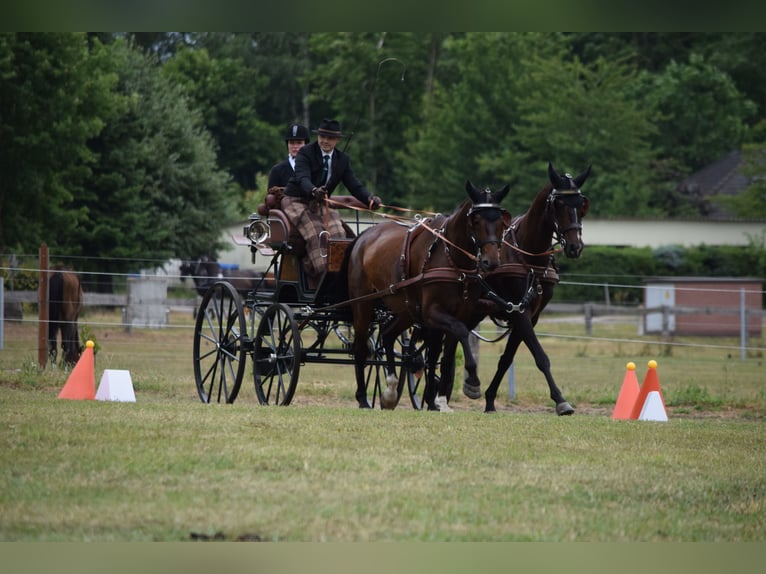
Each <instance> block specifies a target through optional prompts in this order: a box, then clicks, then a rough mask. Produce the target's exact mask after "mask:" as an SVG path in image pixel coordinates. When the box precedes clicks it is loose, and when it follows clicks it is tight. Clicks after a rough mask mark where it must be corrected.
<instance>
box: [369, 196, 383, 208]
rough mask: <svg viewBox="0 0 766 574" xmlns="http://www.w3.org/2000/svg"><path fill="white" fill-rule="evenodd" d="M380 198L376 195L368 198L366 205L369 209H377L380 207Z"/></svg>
mask: <svg viewBox="0 0 766 574" xmlns="http://www.w3.org/2000/svg"><path fill="white" fill-rule="evenodd" d="M380 203H381V201H380V198H379V197H378V196H377V195H373V196H372V197H370V203H369V204H368V205H367V206H368V207H369V208H370V209H378V208H379V207H380Z"/></svg>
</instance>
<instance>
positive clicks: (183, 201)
mask: <svg viewBox="0 0 766 574" xmlns="http://www.w3.org/2000/svg"><path fill="white" fill-rule="evenodd" d="M110 50H111V51H110V54H109V56H110V58H111V59H110V64H111V66H112V69H113V71H114V73H115V74H118V75H119V83H118V86H117V101H118V102H119V103H120V105H119V106H116V107H115V108H113V110H112V112H113V115H112V116H111V117H110V118H109V122H108V124H107V125H106V126H105V128H104V129H103V130H102V131H101V133H100V134H99V136H98V138H94V140H92V142H91V145H92V147H93V148H94V149H95V150H97V151H98V152H99V153H98V157H99V160H98V163H97V165H96V166H94V169H93V174H92V176H91V177H90V178H89V179H88V181H87V183H86V186H85V189H86V192H85V194H83V196H81V197H80V201H79V203H78V205H79V206H80V208H81V209H82V210H83V211H84V212H85V213H87V214H88V217H87V221H85V222H83V224H82V225H81V226H80V229H79V233H78V234H77V237H78V239H79V240H80V242H81V249H82V252H83V253H84V254H86V255H88V256H92V257H105V256H106V257H111V259H110V260H109V261H107V262H104V261H101V262H100V263H99V265H100V269H101V270H102V271H103V270H109V271H115V272H118V271H120V272H125V271H136V270H137V269H136V268H135V265H136V264H135V263H134V261H136V260H144V259H146V258H151V259H159V260H162V259H166V258H170V257H173V256H180V257H187V258H189V257H193V256H197V255H199V254H201V253H210V254H212V255H215V252H216V249H218V248H220V245H219V244H218V241H219V236H220V228H221V226H222V225H223V224H225V223H226V222H227V221H230V220H231V219H233V217H234V215H235V211H234V207H235V201H233V200H234V198H235V197H236V195H235V192H234V189H233V187H232V185H231V184H230V182H229V179H228V177H227V176H226V175H225V174H224V173H223V172H222V171H221V170H220V169H219V168H218V167H217V165H216V157H215V152H214V146H213V142H212V140H211V138H210V135H209V134H208V132H206V131H205V130H204V128H203V127H202V122H201V118H200V116H199V114H198V113H196V112H195V110H194V109H193V108H190V107H189V105H188V101H187V98H186V97H185V95H184V94H183V92H182V90H181V89H180V88H179V87H178V86H177V85H176V84H172V83H170V82H169V81H168V79H167V78H165V77H164V76H163V75H162V74H161V73H160V70H159V69H158V68H157V66H156V64H155V62H154V61H153V59H152V58H151V57H150V56H144V55H141V54H140V53H138V52H136V51H134V50H131V49H130V47H129V46H128V45H127V44H125V43H124V42H116V43H114V44H112V45H111V46H110Z"/></svg>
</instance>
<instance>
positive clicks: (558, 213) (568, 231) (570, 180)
mask: <svg viewBox="0 0 766 574" xmlns="http://www.w3.org/2000/svg"><path fill="white" fill-rule="evenodd" d="M589 175H590V166H588V168H587V169H586V170H585V171H583V172H582V173H581V174H580V175H578V176H577V177H572V176H571V175H570V174H568V173H564V174H563V175H560V174H559V173H558V172H557V171H556V170H555V169H554V167H553V164H551V163H550V162H548V178H549V179H550V182H551V185H552V186H553V189H552V190H551V192H550V195H548V210H549V212H550V213H551V217H552V219H553V228H554V233H555V236H556V241H558V243H559V245H561V248H562V249H563V250H564V255H566V256H567V257H569V258H571V259H576V258H577V257H579V256H580V255H581V254H582V250H583V241H582V219H583V217H585V214H586V213H588V207H589V206H590V200H589V199H588V198H587V197H586V196H585V195H583V194H582V192H581V191H580V187H582V184H583V183H585V180H586V179H588V176H589Z"/></svg>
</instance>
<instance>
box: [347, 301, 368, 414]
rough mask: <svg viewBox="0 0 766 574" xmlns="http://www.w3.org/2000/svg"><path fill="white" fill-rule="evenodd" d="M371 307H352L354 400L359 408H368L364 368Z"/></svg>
mask: <svg viewBox="0 0 766 574" xmlns="http://www.w3.org/2000/svg"><path fill="white" fill-rule="evenodd" d="M371 315H372V308H368V307H367V306H357V307H355V308H354V342H353V343H352V346H351V347H352V351H353V354H354V374H355V375H356V401H357V402H358V403H359V408H360V409H370V408H372V407H371V406H370V403H369V402H367V390H366V389H365V385H364V378H365V377H364V368H365V366H366V364H367V356H368V354H369V352H370V350H369V347H368V346H367V338H368V336H369V330H370V319H369V316H371Z"/></svg>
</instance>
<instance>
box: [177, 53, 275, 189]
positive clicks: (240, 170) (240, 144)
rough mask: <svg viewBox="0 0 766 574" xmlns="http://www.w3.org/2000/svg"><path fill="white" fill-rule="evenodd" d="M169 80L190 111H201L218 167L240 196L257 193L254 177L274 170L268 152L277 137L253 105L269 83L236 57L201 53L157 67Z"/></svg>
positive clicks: (181, 55) (183, 56)
mask: <svg viewBox="0 0 766 574" xmlns="http://www.w3.org/2000/svg"><path fill="white" fill-rule="evenodd" d="M162 71H163V73H164V74H166V75H167V76H168V78H169V80H170V81H171V82H173V83H175V84H177V85H179V86H183V87H184V89H185V93H186V95H187V97H188V98H189V99H190V105H191V106H192V107H194V108H197V109H199V110H200V112H201V114H202V118H203V121H204V124H205V126H206V127H207V129H208V131H209V132H210V134H211V135H212V136H213V138H214V140H215V141H216V143H217V148H218V165H219V167H221V168H223V169H225V170H227V171H228V172H229V173H230V174H231V176H232V177H233V178H234V180H235V181H236V182H237V183H238V184H239V185H240V187H241V188H242V189H243V190H252V189H255V187H256V181H255V176H256V173H258V172H264V173H265V172H268V170H269V168H270V167H271V166H272V165H273V161H272V157H271V151H270V150H271V148H272V146H273V143H272V142H274V141H277V140H278V139H279V131H278V130H276V129H275V128H274V127H272V126H270V125H269V124H268V123H267V122H265V121H264V120H263V119H262V118H261V117H260V116H259V114H258V110H257V109H256V106H255V105H254V101H255V94H257V93H259V92H261V91H263V90H265V89H266V86H267V83H268V80H267V78H265V77H261V76H258V75H257V74H256V73H255V70H254V69H252V68H249V67H247V66H246V65H245V64H244V62H243V60H242V59H241V58H239V57H221V58H215V57H212V56H211V55H210V54H209V53H208V51H207V49H205V48H204V47H202V48H197V49H190V48H182V49H180V50H178V51H177V52H176V54H175V56H174V57H173V58H172V59H169V60H168V61H167V62H166V63H165V65H164V66H163V67H162Z"/></svg>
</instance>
